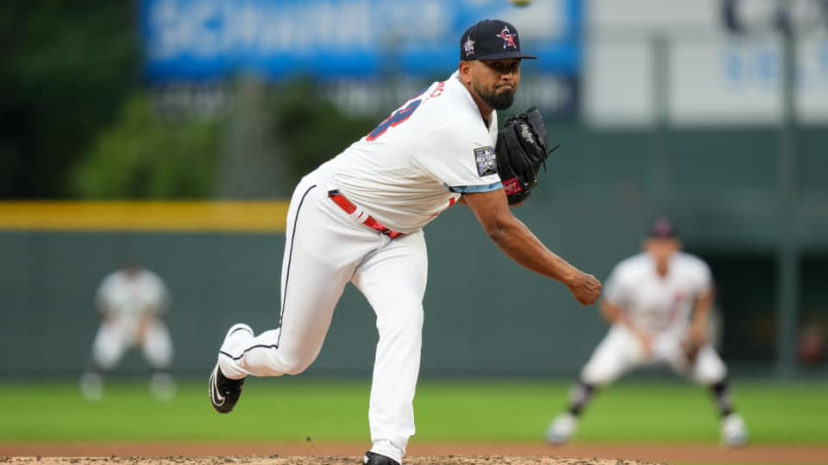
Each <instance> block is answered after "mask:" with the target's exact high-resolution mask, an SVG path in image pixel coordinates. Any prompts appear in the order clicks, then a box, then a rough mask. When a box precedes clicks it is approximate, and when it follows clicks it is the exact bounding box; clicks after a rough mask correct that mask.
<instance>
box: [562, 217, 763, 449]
mask: <svg viewBox="0 0 828 465" xmlns="http://www.w3.org/2000/svg"><path fill="white" fill-rule="evenodd" d="M680 250H681V243H680V241H679V239H678V236H677V234H676V231H675V229H673V227H672V225H671V223H670V221H669V220H667V219H666V218H660V219H658V220H656V221H655V222H654V223H653V226H652V229H651V230H650V233H649V236H648V238H647V240H646V241H645V242H644V252H643V253H641V254H638V255H635V256H633V257H630V258H628V259H626V260H624V261H622V262H621V263H619V264H618V265H616V267H615V269H614V270H613V271H612V273H611V274H610V276H609V277H608V278H607V286H606V292H605V293H604V298H603V300H602V303H601V310H602V312H603V314H604V317H605V318H606V320H607V321H608V322H609V323H610V324H611V325H612V326H611V328H610V330H609V333H608V334H607V336H606V337H605V338H604V340H603V341H602V342H601V343H600V344H599V345H598V347H597V348H596V349H595V352H594V353H593V354H592V358H590V360H589V362H588V363H587V364H586V366H584V368H583V370H582V371H581V378H580V381H579V382H578V383H577V384H576V385H575V386H573V387H572V389H571V391H570V405H569V409H568V411H567V412H565V413H563V414H561V415H560V416H558V417H557V418H556V419H555V421H553V422H552V424H551V425H550V427H549V430H548V431H547V435H546V439H547V441H548V442H550V443H553V444H557V443H562V442H565V441H567V440H569V439H570V438H571V437H572V435H573V434H574V433H575V430H576V427H577V420H578V417H579V416H580V414H581V413H582V411H583V410H584V408H585V407H586V405H587V403H588V402H589V401H590V399H591V398H592V395H593V394H594V393H595V391H596V389H598V388H599V387H602V386H605V385H608V384H610V383H612V382H613V381H615V380H616V379H618V378H619V377H620V376H622V375H623V374H625V373H627V372H629V371H631V370H633V369H634V368H636V367H639V366H643V365H652V364H657V363H664V364H667V365H669V366H670V367H671V368H672V369H673V370H674V371H675V372H676V373H678V374H680V375H682V376H684V377H686V378H689V379H690V380H692V381H693V382H695V383H697V384H699V385H702V386H707V387H709V389H710V390H711V392H712V394H713V397H714V399H715V401H716V405H717V407H718V409H719V411H720V412H721V417H722V424H721V432H722V442H723V443H724V444H725V445H729V446H737V445H742V444H744V443H745V442H746V441H747V430H746V428H745V424H744V422H743V421H742V418H741V417H740V416H739V415H738V414H737V413H735V412H734V409H733V405H732V403H731V400H730V395H729V390H728V384H727V369H726V368H725V365H724V363H723V362H722V360H721V358H719V355H718V354H717V353H716V351H715V350H714V349H713V346H712V345H711V344H710V343H709V342H708V339H707V328H708V316H709V314H710V308H711V305H712V302H713V284H712V279H711V274H710V269H709V268H708V266H707V264H706V263H705V262H704V261H702V260H701V259H700V258H698V257H696V256H693V255H690V254H687V253H683V252H681V251H680Z"/></svg>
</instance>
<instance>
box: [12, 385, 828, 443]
mask: <svg viewBox="0 0 828 465" xmlns="http://www.w3.org/2000/svg"><path fill="white" fill-rule="evenodd" d="M567 390H568V384H566V383H563V382H559V381H544V380H533V381H525V380H519V381H508V382H507V381H501V380H498V381H490V380H473V381H436V380H424V381H422V382H421V383H420V386H419V388H418V392H417V399H416V401H415V409H416V416H417V427H418V430H417V435H416V438H417V440H418V441H496V442H513V441H515V442H517V441H538V440H540V439H541V438H542V436H543V433H544V431H545V429H546V426H547V424H548V423H549V421H550V420H551V418H552V417H553V416H554V415H555V414H557V413H558V411H559V410H560V409H561V408H562V407H563V406H564V405H565V400H566V392H567ZM368 393H369V385H368V382H367V381H354V380H345V381H335V380H318V379H313V378H302V377H298V378H282V379H275V378H271V379H250V380H249V381H248V383H247V384H246V386H245V392H244V396H243V398H242V400H241V402H240V403H239V405H238V406H237V408H236V410H235V411H234V412H233V413H232V414H230V415H218V414H216V413H215V412H213V410H212V409H211V408H210V406H209V401H208V399H207V388H206V383H205V382H204V381H202V380H199V381H198V382H195V381H193V382H185V383H182V385H181V386H180V387H179V393H178V395H177V396H176V398H175V399H174V400H173V401H172V402H169V403H160V402H157V401H155V400H154V399H153V398H152V397H151V396H150V394H149V391H148V389H147V386H146V385H145V384H144V383H136V382H133V383H127V382H120V383H119V382H112V383H110V384H109V385H107V391H106V394H105V396H104V398H103V400H102V401H101V402H99V403H89V402H87V401H85V400H83V399H82V398H81V396H80V394H79V392H78V390H77V386H76V385H75V384H74V383H50V384H44V383H38V384H20V383H10V382H6V383H4V385H3V386H1V387H0V395H2V398H3V399H4V402H3V410H2V421H0V442H3V443H14V442H26V443H36V442H72V441H78V442H90V441H96V442H99V441H119V442H120V441H159V442H178V441H286V442H294V441H305V440H307V439H308V438H310V439H311V440H314V441H362V442H365V441H366V440H367V438H368V420H367V408H368ZM734 394H735V400H736V405H737V408H738V409H739V411H740V412H741V413H742V414H743V416H744V417H745V420H746V422H747V424H748V426H749V429H750V432H751V440H752V442H753V443H766V444H814V445H816V444H819V445H825V444H826V443H828V383H825V382H822V383H807V384H805V383H800V384H787V383H770V382H756V381H742V382H739V381H738V380H737V381H736V382H735V383H734ZM576 440H577V441H578V442H583V443H588V442H615V443H619V442H631V441H635V442H664V443H711V442H712V443H715V442H717V441H718V418H717V414H716V412H715V409H714V407H713V404H712V403H711V402H710V398H709V395H708V393H707V392H706V391H704V390H701V389H699V388H696V387H693V386H691V385H688V384H683V383H680V382H655V381H647V382H643V381H635V380H630V381H624V382H621V383H618V384H617V385H615V386H612V387H610V388H609V389H607V390H606V391H605V392H601V393H600V394H599V395H598V397H597V398H596V399H595V402H594V403H593V404H592V405H591V407H590V409H589V410H588V411H587V412H586V414H585V416H584V418H583V421H582V423H581V429H580V431H579V434H578V436H577V439H576Z"/></svg>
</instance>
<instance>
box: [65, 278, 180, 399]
mask: <svg viewBox="0 0 828 465" xmlns="http://www.w3.org/2000/svg"><path fill="white" fill-rule="evenodd" d="M168 300H169V297H168V292H167V286H166V285H165V284H164V282H163V281H162V280H161V278H159V277H158V275H156V274H155V273H153V272H152V271H149V270H147V269H145V268H143V267H142V266H141V265H139V264H138V263H135V262H127V263H125V264H124V265H123V267H121V269H119V270H117V271H114V272H112V273H110V274H109V275H107V276H106V277H105V278H104V280H103V281H102V282H101V284H100V286H99V287H98V292H97V295H96V297H95V305H96V307H97V309H98V314H99V315H100V317H101V325H100V327H99V328H98V333H97V335H96V336H95V342H94V343H93V345H92V355H91V358H90V363H89V365H90V366H89V368H88V369H87V371H86V372H85V373H84V374H83V375H82V376H81V390H82V392H83V395H84V396H85V397H86V398H87V399H89V400H99V399H100V398H101V396H102V395H103V377H104V375H105V374H106V373H108V372H109V371H111V370H112V369H113V368H115V366H116V365H117V364H118V362H120V361H121V359H122V358H123V356H124V354H125V353H126V351H127V350H128V349H130V348H133V347H139V348H140V349H141V351H142V352H143V354H144V358H145V359H146V360H147V363H148V364H149V366H150V368H151V369H152V371H153V373H152V378H151V379H150V388H151V390H152V393H153V395H155V396H156V397H157V398H158V399H159V400H165V401H166V400H169V399H170V398H172V396H173V395H174V394H175V383H174V381H173V379H172V377H171V376H170V374H169V369H170V365H171V364H172V359H173V346H172V340H171V338H170V333H169V331H168V330H167V325H166V324H165V323H164V321H163V320H162V316H163V315H164V313H165V312H166V311H167V307H168Z"/></svg>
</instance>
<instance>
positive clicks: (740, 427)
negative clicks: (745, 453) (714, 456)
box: [722, 413, 748, 447]
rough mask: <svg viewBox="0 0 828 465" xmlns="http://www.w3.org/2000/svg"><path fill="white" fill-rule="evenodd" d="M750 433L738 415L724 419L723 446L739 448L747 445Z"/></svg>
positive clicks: (734, 414) (733, 414)
mask: <svg viewBox="0 0 828 465" xmlns="http://www.w3.org/2000/svg"><path fill="white" fill-rule="evenodd" d="M747 441H748V432H747V427H746V426H745V422H744V420H742V417H741V416H739V414H737V413H731V414H730V415H728V416H726V417H724V418H722V444H723V445H724V446H726V447H739V446H744V445H745V444H747Z"/></svg>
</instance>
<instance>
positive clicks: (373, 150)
mask: <svg viewBox="0 0 828 465" xmlns="http://www.w3.org/2000/svg"><path fill="white" fill-rule="evenodd" d="M488 123H489V124H488V127H487V126H486V125H485V124H484V123H483V119H482V117H481V115H480V110H479V109H478V107H477V105H476V104H475V102H474V100H473V99H472V97H471V95H470V94H469V92H468V91H467V90H466V88H465V87H464V86H463V84H462V83H461V82H460V81H459V79H458V77H457V73H454V74H453V75H452V76H451V77H450V78H449V79H448V80H446V81H443V82H435V83H433V84H431V85H430V86H429V87H428V88H427V89H425V90H424V91H422V92H421V93H420V94H419V95H417V96H415V97H413V98H412V99H410V100H408V101H407V102H406V103H405V104H403V105H402V106H401V107H400V109H398V110H397V111H396V112H394V113H393V114H392V115H391V116H390V117H389V118H388V119H386V120H385V121H383V122H382V123H381V124H380V125H379V126H377V128H376V129H374V130H373V131H372V132H371V133H370V134H368V135H366V136H365V137H363V138H362V139H360V140H359V141H357V142H355V143H354V144H352V145H351V146H350V147H348V148H347V149H346V150H345V151H344V152H342V153H341V154H339V155H338V156H337V157H336V158H334V159H333V160H332V161H331V162H330V163H329V169H330V176H331V178H332V180H333V182H334V183H335V184H336V187H337V188H338V189H339V190H340V191H341V192H342V194H344V195H345V197H347V198H348V199H350V200H351V201H352V202H354V203H355V204H356V205H359V206H360V207H361V208H363V209H364V210H365V211H366V212H367V213H368V214H370V215H371V216H373V217H374V218H376V219H377V220H378V221H379V222H380V223H382V224H384V225H385V226H387V227H389V228H391V229H393V230H396V231H400V232H404V233H410V232H413V231H416V230H418V229H421V228H422V227H423V226H425V225H426V224H428V223H429V222H430V221H432V220H433V219H434V218H435V217H436V216H437V215H438V214H439V213H440V212H442V211H443V210H445V209H447V208H448V207H450V206H452V205H453V204H454V203H455V202H456V201H457V199H458V198H459V197H460V195H461V194H464V193H470V192H488V191H492V190H496V189H501V188H502V187H503V186H502V184H501V183H500V178H499V177H498V174H497V162H496V159H495V152H494V145H495V142H496V141H497V114H496V113H495V112H492V116H491V117H490V119H489V122H488ZM397 126H401V127H399V128H398V127H397Z"/></svg>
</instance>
